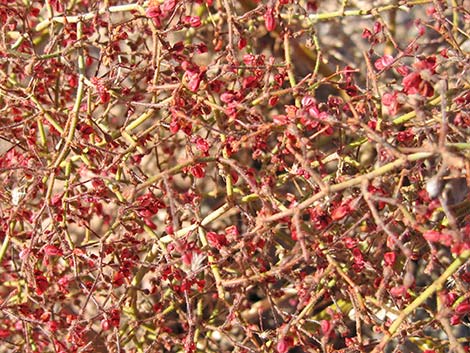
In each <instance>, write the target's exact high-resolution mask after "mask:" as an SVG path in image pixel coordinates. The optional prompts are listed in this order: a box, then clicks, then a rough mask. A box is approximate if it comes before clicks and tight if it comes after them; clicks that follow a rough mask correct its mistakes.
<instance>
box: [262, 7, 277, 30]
mask: <svg viewBox="0 0 470 353" xmlns="http://www.w3.org/2000/svg"><path fill="white" fill-rule="evenodd" d="M264 25H265V26H266V30H267V31H268V32H272V31H274V30H275V29H276V19H275V18H274V10H273V8H272V7H268V8H267V10H266V12H265V13H264Z"/></svg>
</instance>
